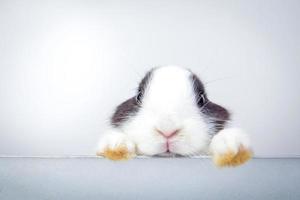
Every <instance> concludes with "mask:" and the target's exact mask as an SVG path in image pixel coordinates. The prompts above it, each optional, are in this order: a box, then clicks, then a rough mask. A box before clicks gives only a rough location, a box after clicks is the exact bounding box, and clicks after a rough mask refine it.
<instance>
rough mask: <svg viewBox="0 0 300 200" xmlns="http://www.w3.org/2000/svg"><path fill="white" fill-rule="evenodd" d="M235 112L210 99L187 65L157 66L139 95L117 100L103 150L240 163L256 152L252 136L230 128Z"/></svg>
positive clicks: (122, 156)
mask: <svg viewBox="0 0 300 200" xmlns="http://www.w3.org/2000/svg"><path fill="white" fill-rule="evenodd" d="M229 120H230V113H229V112H228V111H227V110H226V109H225V108H223V107H222V106H220V105H217V104H215V103H213V102H212V101H210V100H209V99H208V96H207V93H206V91H205V88H204V84H203V83H202V82H201V81H200V79H199V78H198V76H197V75H195V74H194V73H193V72H192V71H190V70H189V69H186V68H182V67H178V66H162V67H155V68H152V69H151V70H150V71H148V72H147V73H146V75H145V76H144V78H143V79H142V80H141V82H140V83H139V86H138V89H137V92H136V94H135V96H133V97H132V98H130V99H128V100H126V101H125V102H123V103H121V104H120V105H119V106H117V108H116V110H115V112H114V114H113V115H112V117H111V120H110V126H109V128H108V129H107V130H106V132H105V133H104V134H103V136H102V137H101V139H100V141H99V143H98V147H97V155H98V156H104V157H106V158H108V159H111V160H127V159H130V158H133V157H135V156H137V155H146V156H155V155H181V156H195V155H212V159H213V161H214V163H215V164H216V165H217V166H237V165H240V164H243V163H245V162H246V161H247V160H249V159H250V158H251V156H252V150H251V146H250V140H249V137H248V135H247V134H246V133H244V131H243V130H241V129H239V128H229V127H227V124H228V122H229Z"/></svg>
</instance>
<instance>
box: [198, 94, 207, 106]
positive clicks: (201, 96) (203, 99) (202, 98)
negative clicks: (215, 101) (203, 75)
mask: <svg viewBox="0 0 300 200" xmlns="http://www.w3.org/2000/svg"><path fill="white" fill-rule="evenodd" d="M205 102H206V99H205V96H204V94H201V95H200V96H199V98H198V101H197V103H198V105H199V106H203V105H204V104H205Z"/></svg>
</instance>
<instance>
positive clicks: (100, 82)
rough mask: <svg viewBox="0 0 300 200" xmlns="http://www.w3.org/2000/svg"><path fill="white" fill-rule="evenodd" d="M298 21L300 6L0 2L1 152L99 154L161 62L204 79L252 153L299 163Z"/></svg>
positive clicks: (213, 1) (268, 2) (180, 0)
mask: <svg viewBox="0 0 300 200" xmlns="http://www.w3.org/2000/svg"><path fill="white" fill-rule="evenodd" d="M299 19H300V1H297V0H289V1H286V0H264V1H261V0H229V1H223V0H199V1H196V0H193V1H185V0H163V1H161V0H152V1H149V0H99V1H84V0H75V1H68V0H51V1H50V0H44V1H35V0H27V1H22V0H0V24H1V26H0V38H1V40H0V155H77V154H79V155H81V154H90V155H94V154H95V146H96V143H97V140H98V138H99V136H100V135H101V134H102V132H103V130H104V129H105V126H104V124H105V122H106V121H107V119H108V117H109V116H110V114H111V111H112V110H113V108H114V107H115V106H116V105H117V104H118V103H120V102H121V101H123V100H125V99H126V98H128V97H130V96H131V95H133V92H134V90H135V88H136V86H137V83H138V81H139V80H140V78H141V77H142V76H143V74H144V73H145V71H146V70H147V69H149V68H150V67H152V66H156V65H164V64H176V65H181V66H186V67H189V68H191V69H192V70H193V71H195V72H196V73H197V74H199V75H200V77H201V78H202V79H203V80H204V82H205V83H206V82H208V83H207V84H206V86H207V88H208V89H207V92H208V94H209V96H210V98H211V99H212V101H214V102H217V103H220V104H222V105H224V106H226V107H228V108H229V109H230V110H231V111H232V113H233V119H234V120H235V122H236V124H237V125H240V126H241V127H242V128H244V129H245V130H246V131H247V132H249V134H250V135H251V136H252V140H253V145H254V149H255V152H256V154H257V155H300V145H299V141H300V136H299V135H300V134H299V132H300V124H299V118H300V112H299V110H300V107H299V106H300V104H299V102H300V92H299V91H300V79H299V73H300V68H299V66H300V56H299V52H300V37H299V35H300V20H299ZM214 80H217V81H214Z"/></svg>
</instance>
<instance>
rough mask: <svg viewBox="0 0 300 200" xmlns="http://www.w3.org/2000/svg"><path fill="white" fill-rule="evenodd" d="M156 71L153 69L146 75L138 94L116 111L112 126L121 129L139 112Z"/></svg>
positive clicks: (112, 118)
mask: <svg viewBox="0 0 300 200" xmlns="http://www.w3.org/2000/svg"><path fill="white" fill-rule="evenodd" d="M153 70H154V69H151V70H150V71H148V72H147V73H146V75H145V76H144V78H143V79H142V81H141V82H140V84H139V87H138V89H137V94H136V95H135V96H134V97H132V98H130V99H128V100H126V101H125V102H123V103H121V104H120V105H119V106H118V107H117V108H116V110H115V113H114V114H113V116H112V117H111V121H110V122H111V124H112V125H113V126H114V127H119V126H121V125H122V123H124V122H125V121H127V120H128V119H129V118H130V117H133V116H135V115H136V113H137V112H138V111H139V108H140V105H141V103H142V100H143V97H144V94H145V91H146V89H147V86H148V83H149V81H150V79H151V76H152V73H153Z"/></svg>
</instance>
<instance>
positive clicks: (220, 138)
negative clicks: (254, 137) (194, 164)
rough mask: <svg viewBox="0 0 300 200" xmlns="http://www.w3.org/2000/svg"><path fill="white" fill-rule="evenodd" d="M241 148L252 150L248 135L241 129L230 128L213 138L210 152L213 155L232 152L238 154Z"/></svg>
mask: <svg viewBox="0 0 300 200" xmlns="http://www.w3.org/2000/svg"><path fill="white" fill-rule="evenodd" d="M241 146H243V147H244V148H246V149H250V140H249V137H248V135H247V134H245V133H244V132H243V131H242V130H241V129H238V128H228V129H224V130H222V131H220V132H219V133H218V134H216V135H215V136H214V137H213V138H212V141H211V144H210V152H211V153H212V154H219V155H222V154H225V153H228V152H229V151H230V152H233V153H234V154H236V153H237V152H238V151H239V148H240V147H241Z"/></svg>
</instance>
